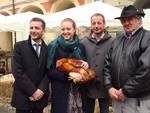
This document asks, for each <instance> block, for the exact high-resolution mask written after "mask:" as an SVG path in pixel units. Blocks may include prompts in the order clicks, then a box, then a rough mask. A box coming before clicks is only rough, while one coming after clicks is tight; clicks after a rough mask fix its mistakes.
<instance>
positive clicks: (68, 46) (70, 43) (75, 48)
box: [47, 35, 84, 69]
mask: <svg viewBox="0 0 150 113" xmlns="http://www.w3.org/2000/svg"><path fill="white" fill-rule="evenodd" d="M58 46H60V47H61V48H62V49H64V50H65V51H69V52H71V53H73V54H70V55H69V56H68V58H77V59H81V60H84V58H83V56H81V50H80V48H79V37H78V36H77V35H74V37H73V39H71V40H65V39H64V37H63V36H62V35H60V36H58V37H57V38H56V39H55V40H54V41H52V42H51V43H50V44H49V45H48V48H49V50H48V63H47V68H48V69H50V68H51V66H52V65H53V63H54V56H55V52H56V49H57V48H58Z"/></svg>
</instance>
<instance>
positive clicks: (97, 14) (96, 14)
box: [91, 13, 105, 23]
mask: <svg viewBox="0 0 150 113" xmlns="http://www.w3.org/2000/svg"><path fill="white" fill-rule="evenodd" d="M94 16H100V17H102V18H103V22H104V23H105V17H104V15H103V14H101V13H95V14H93V15H92V16H91V22H92V18H93V17H94Z"/></svg>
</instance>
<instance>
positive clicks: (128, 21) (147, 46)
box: [104, 5, 150, 113]
mask: <svg viewBox="0 0 150 113" xmlns="http://www.w3.org/2000/svg"><path fill="white" fill-rule="evenodd" d="M144 15H145V14H144V13H143V12H140V11H139V10H138V9H137V8H135V7H134V6H132V5H129V6H127V7H124V8H123V10H122V13H121V16H120V17H117V18H116V19H120V21H121V24H122V26H123V28H124V31H125V32H124V33H123V34H122V35H120V36H119V37H118V38H116V39H115V41H114V42H113V44H112V47H111V48H110V51H109V53H108V54H107V56H106V59H105V66H104V84H105V86H106V88H107V89H108V93H109V95H110V97H111V98H112V100H113V107H114V113H150V109H149V103H150V32H149V31H147V30H145V29H143V27H142V26H141V23H142V17H144Z"/></svg>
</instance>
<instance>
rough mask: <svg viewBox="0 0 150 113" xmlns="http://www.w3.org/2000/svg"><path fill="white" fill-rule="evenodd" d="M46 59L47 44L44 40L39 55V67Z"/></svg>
mask: <svg viewBox="0 0 150 113" xmlns="http://www.w3.org/2000/svg"><path fill="white" fill-rule="evenodd" d="M44 60H47V46H46V45H45V43H44V42H42V45H41V51H40V56H39V67H40V66H41V64H42V62H44Z"/></svg>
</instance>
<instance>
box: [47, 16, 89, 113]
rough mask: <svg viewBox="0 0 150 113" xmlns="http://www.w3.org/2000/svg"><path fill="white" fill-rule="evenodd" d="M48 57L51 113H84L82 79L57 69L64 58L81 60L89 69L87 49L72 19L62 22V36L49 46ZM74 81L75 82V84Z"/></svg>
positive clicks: (83, 65) (82, 64)
mask: <svg viewBox="0 0 150 113" xmlns="http://www.w3.org/2000/svg"><path fill="white" fill-rule="evenodd" d="M48 48H49V56H48V64H47V68H48V70H49V71H48V77H49V79H50V81H51V90H52V94H51V101H52V103H51V105H52V107H51V113H84V111H83V109H82V100H81V95H80V87H79V86H80V85H79V84H78V83H74V82H78V81H80V80H81V79H82V77H81V76H80V74H79V73H73V74H75V75H77V76H78V77H77V78H75V80H72V79H73V76H72V75H73V74H72V72H70V73H68V72H67V71H62V70H59V69H58V68H57V66H58V63H57V61H58V60H60V59H62V58H74V59H78V60H81V61H82V63H81V66H82V67H83V68H84V69H87V68H88V63H87V62H85V61H84V60H85V58H86V57H85V54H86V53H85V48H84V46H83V45H82V44H80V43H79V37H78V35H77V34H76V24H75V22H74V20H72V19H71V18H65V19H64V20H62V22H61V31H60V35H59V36H58V37H57V38H56V39H55V40H54V41H52V42H51V43H50V44H49V45H48ZM73 81H74V82H73Z"/></svg>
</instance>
